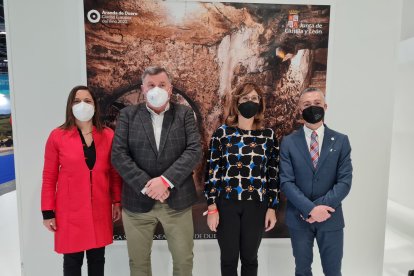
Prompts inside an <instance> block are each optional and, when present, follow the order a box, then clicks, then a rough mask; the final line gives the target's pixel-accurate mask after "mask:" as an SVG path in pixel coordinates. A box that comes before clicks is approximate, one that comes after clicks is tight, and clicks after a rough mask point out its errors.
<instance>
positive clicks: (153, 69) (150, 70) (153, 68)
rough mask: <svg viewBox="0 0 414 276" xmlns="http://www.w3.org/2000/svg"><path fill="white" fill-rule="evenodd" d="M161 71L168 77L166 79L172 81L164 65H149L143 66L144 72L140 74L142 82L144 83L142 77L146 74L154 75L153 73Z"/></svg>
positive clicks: (156, 73)
mask: <svg viewBox="0 0 414 276" xmlns="http://www.w3.org/2000/svg"><path fill="white" fill-rule="evenodd" d="M161 73H165V74H166V75H167V77H168V80H169V81H170V83H172V78H171V76H170V74H169V73H168V72H167V70H166V69H165V68H164V67H161V66H150V67H147V68H145V70H144V72H143V73H142V76H141V80H142V83H144V79H145V77H146V76H148V75H150V76H154V75H158V74H161Z"/></svg>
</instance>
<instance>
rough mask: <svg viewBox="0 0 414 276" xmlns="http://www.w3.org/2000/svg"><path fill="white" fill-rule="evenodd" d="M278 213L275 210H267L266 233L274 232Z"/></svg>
mask: <svg viewBox="0 0 414 276" xmlns="http://www.w3.org/2000/svg"><path fill="white" fill-rule="evenodd" d="M276 221H277V219H276V211H275V210H274V209H271V208H269V209H267V212H266V217H265V231H266V232H268V231H270V230H272V229H273V228H274V227H275V225H276Z"/></svg>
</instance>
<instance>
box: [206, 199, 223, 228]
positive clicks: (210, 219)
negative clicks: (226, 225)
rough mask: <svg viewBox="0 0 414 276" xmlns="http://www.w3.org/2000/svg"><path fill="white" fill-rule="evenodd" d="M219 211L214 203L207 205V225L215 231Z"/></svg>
mask: <svg viewBox="0 0 414 276" xmlns="http://www.w3.org/2000/svg"><path fill="white" fill-rule="evenodd" d="M219 218H220V216H219V212H218V210H217V205H216V204H211V205H210V206H208V213H207V225H208V228H210V230H211V231H213V232H217V226H218V224H219Z"/></svg>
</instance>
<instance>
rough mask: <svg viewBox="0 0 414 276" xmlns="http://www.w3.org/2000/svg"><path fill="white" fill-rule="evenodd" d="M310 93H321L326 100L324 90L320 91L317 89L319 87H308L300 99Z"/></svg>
mask: <svg viewBox="0 0 414 276" xmlns="http://www.w3.org/2000/svg"><path fill="white" fill-rule="evenodd" d="M310 92H319V93H321V94H322V96H323V98H324V99H325V93H323V91H322V90H320V89H319V88H317V87H308V88H306V89H305V90H303V91H302V92H301V93H300V97H299V98H301V97H302V96H303V95H304V94H306V93H310Z"/></svg>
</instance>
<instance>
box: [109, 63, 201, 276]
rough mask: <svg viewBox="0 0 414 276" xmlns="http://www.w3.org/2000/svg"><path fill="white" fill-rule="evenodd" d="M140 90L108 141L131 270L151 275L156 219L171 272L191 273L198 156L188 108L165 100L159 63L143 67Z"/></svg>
mask: <svg viewBox="0 0 414 276" xmlns="http://www.w3.org/2000/svg"><path fill="white" fill-rule="evenodd" d="M141 90H142V93H144V95H145V103H142V104H139V105H134V106H129V107H126V108H124V109H123V110H121V113H120V116H119V120H118V123H117V127H116V131H115V137H114V141H113V146H112V164H113V165H114V167H115V168H116V169H117V171H118V172H119V174H120V175H121V176H122V178H123V180H124V185H123V191H122V206H123V214H122V215H123V216H122V218H123V223H124V229H125V234H126V238H127V246H128V255H129V259H130V261H129V264H130V271H131V276H132V275H140V276H142V275H152V273H151V247H152V240H153V235H154V231H155V228H156V225H157V223H158V222H160V223H161V224H162V226H163V228H164V231H165V236H166V238H167V241H168V248H169V249H170V252H171V255H172V259H173V275H174V276H187V275H192V267H193V245H194V243H193V236H194V228H193V219H192V211H191V206H192V204H193V203H194V202H195V201H196V190H195V185H194V180H193V175H192V172H193V169H194V167H195V166H196V165H197V163H198V162H199V160H200V157H201V143H200V134H199V131H198V128H197V125H196V122H195V118H194V112H193V111H192V109H191V108H189V107H187V106H184V105H180V104H174V103H171V102H170V101H169V100H170V96H171V93H172V84H171V78H170V76H169V74H168V72H167V71H166V70H165V69H164V68H162V67H149V68H146V69H145V71H144V73H143V75H142V86H141Z"/></svg>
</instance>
